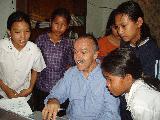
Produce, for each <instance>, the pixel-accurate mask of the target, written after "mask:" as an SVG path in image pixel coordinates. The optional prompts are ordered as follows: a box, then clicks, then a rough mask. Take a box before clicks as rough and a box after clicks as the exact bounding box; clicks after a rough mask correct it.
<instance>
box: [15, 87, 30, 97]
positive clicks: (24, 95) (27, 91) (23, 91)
mask: <svg viewBox="0 0 160 120" xmlns="http://www.w3.org/2000/svg"><path fill="white" fill-rule="evenodd" d="M31 92H32V90H31V89H29V88H28V89H23V90H21V91H20V93H19V94H18V96H19V97H27V96H28V95H29V94H30V93H31Z"/></svg>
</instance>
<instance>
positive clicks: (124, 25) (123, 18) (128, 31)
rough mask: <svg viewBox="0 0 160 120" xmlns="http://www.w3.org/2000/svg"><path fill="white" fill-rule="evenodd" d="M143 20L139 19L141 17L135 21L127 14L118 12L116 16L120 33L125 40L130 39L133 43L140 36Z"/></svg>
mask: <svg viewBox="0 0 160 120" xmlns="http://www.w3.org/2000/svg"><path fill="white" fill-rule="evenodd" d="M141 20H142V19H141ZM142 22H143V21H139V19H138V20H137V22H135V21H133V20H131V19H130V18H129V16H128V15H126V14H118V15H116V16H115V26H116V28H117V31H118V34H119V35H120V37H121V38H122V39H123V40H124V41H130V42H131V43H134V42H136V41H137V40H138V39H139V38H140V27H141V25H142Z"/></svg>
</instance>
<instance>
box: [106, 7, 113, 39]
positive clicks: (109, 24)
mask: <svg viewBox="0 0 160 120" xmlns="http://www.w3.org/2000/svg"><path fill="white" fill-rule="evenodd" d="M114 14H115V9H114V10H112V12H111V13H110V15H109V18H108V21H107V25H106V32H105V35H106V36H107V35H110V34H112V26H113V25H114V24H115V19H114V18H115V15H114Z"/></svg>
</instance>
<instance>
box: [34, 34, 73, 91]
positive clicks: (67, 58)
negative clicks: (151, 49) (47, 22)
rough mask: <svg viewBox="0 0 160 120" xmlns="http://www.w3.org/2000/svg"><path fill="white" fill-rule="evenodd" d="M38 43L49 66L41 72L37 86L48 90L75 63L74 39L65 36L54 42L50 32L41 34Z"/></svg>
mask: <svg viewBox="0 0 160 120" xmlns="http://www.w3.org/2000/svg"><path fill="white" fill-rule="evenodd" d="M36 43H37V45H38V47H39V48H40V49H41V51H42V54H43V57H44V59H45V63H46V65H47V67H46V68H45V69H44V70H43V71H42V72H41V73H40V75H39V79H38V81H37V85H36V86H37V87H38V88H39V89H40V90H42V91H45V92H48V93H49V91H50V90H51V89H52V87H53V86H54V85H55V84H56V83H57V81H58V80H59V79H60V78H61V77H62V76H63V74H64V72H65V71H66V70H67V66H68V65H71V66H72V65H74V59H73V44H72V41H71V40H69V39H66V38H63V37H62V39H61V40H60V41H59V42H58V43H56V44H54V43H53V42H52V41H51V40H50V37H49V36H48V33H45V34H42V35H40V36H39V37H38V38H37V40H36Z"/></svg>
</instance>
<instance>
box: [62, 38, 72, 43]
mask: <svg viewBox="0 0 160 120" xmlns="http://www.w3.org/2000/svg"><path fill="white" fill-rule="evenodd" d="M62 41H64V42H65V43H69V44H72V43H73V41H72V40H71V39H70V38H68V37H62Z"/></svg>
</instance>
